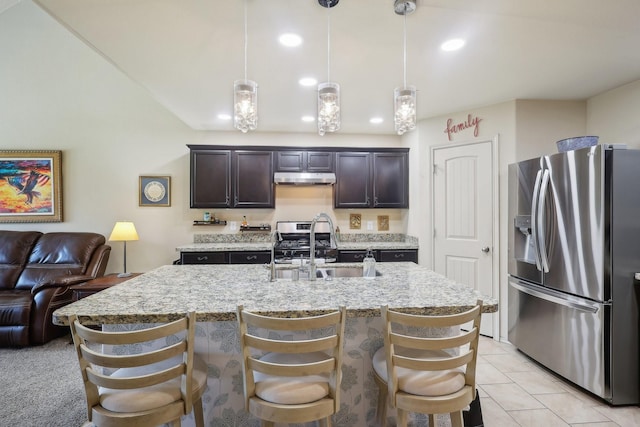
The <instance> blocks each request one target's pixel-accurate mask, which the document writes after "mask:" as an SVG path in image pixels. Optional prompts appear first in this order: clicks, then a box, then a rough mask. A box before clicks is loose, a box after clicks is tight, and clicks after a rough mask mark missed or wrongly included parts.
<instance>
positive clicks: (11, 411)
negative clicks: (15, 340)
mask: <svg viewBox="0 0 640 427" xmlns="http://www.w3.org/2000/svg"><path fill="white" fill-rule="evenodd" d="M86 420H87V417H86V404H85V400H84V388H83V385H82V380H81V378H80V369H79V368H78V361H77V359H76V356H75V354H74V350H73V345H71V344H70V337H62V338H58V339H55V340H53V341H50V342H49V343H47V344H45V345H43V346H37V347H27V348H22V349H10V348H0V425H2V426H3V427H32V426H33V427H35V426H38V427H40V426H56V427H57V426H59V427H80V426H82V425H83V424H84V423H85V421H86Z"/></svg>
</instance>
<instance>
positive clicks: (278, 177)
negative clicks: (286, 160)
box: [273, 172, 336, 185]
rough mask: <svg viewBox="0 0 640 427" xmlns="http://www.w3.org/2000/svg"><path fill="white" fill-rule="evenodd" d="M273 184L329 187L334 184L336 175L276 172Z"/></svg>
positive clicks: (328, 173) (329, 173)
mask: <svg viewBox="0 0 640 427" xmlns="http://www.w3.org/2000/svg"><path fill="white" fill-rule="evenodd" d="M273 182H274V183H275V184H280V185H283V184H284V185H331V184H335V182H336V174H335V173H331V172H327V173H314V172H276V173H274V174H273Z"/></svg>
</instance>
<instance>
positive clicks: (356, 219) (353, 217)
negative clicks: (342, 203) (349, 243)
mask: <svg viewBox="0 0 640 427" xmlns="http://www.w3.org/2000/svg"><path fill="white" fill-rule="evenodd" d="M361 225H362V215H361V214H359V213H358V214H355V213H352V214H349V228H350V229H351V230H360V227H361Z"/></svg>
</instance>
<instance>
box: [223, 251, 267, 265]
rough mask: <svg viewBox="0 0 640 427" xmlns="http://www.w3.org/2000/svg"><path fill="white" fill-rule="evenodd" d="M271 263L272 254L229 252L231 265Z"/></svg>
mask: <svg viewBox="0 0 640 427" xmlns="http://www.w3.org/2000/svg"><path fill="white" fill-rule="evenodd" d="M270 262H271V252H269V251H252V252H229V264H268V263H270Z"/></svg>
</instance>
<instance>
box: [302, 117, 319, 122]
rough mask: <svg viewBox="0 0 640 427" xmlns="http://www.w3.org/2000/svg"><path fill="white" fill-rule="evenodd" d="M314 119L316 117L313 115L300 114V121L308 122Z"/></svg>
mask: <svg viewBox="0 0 640 427" xmlns="http://www.w3.org/2000/svg"><path fill="white" fill-rule="evenodd" d="M315 120H316V118H315V117H313V116H302V121H303V122H307V123H308V122H313V121H315Z"/></svg>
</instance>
